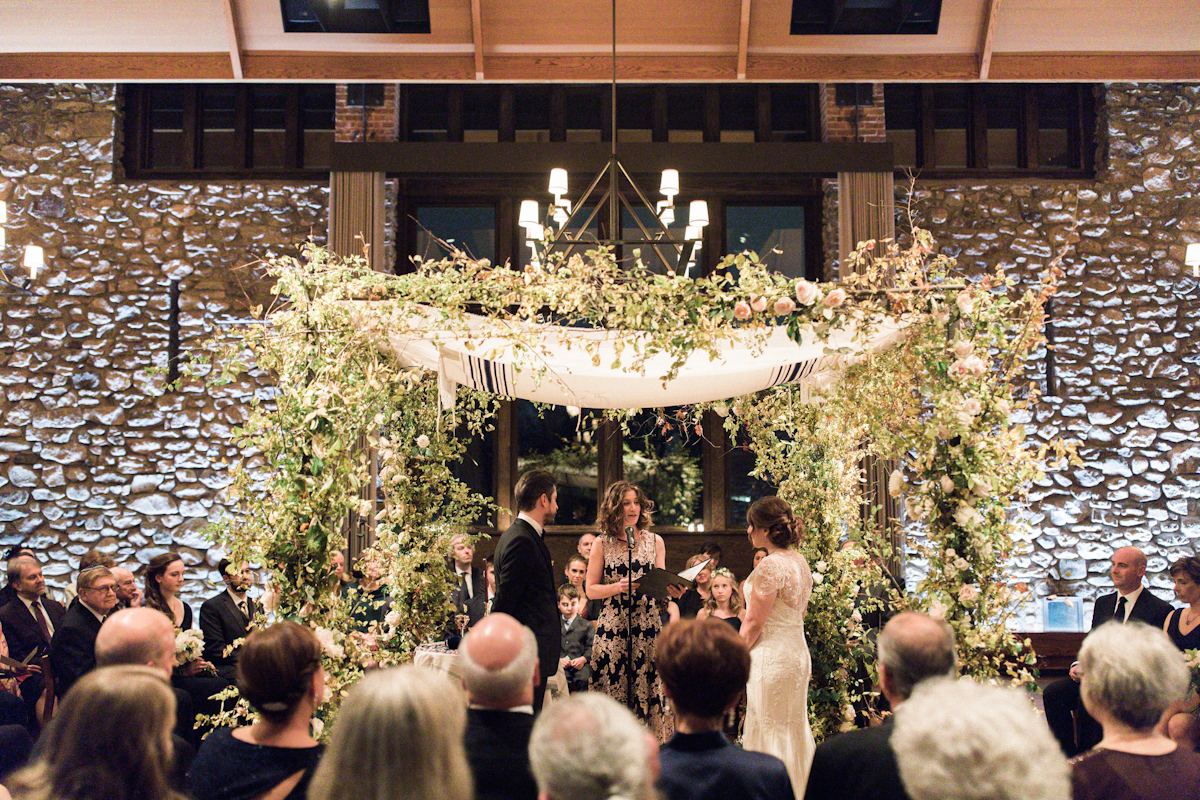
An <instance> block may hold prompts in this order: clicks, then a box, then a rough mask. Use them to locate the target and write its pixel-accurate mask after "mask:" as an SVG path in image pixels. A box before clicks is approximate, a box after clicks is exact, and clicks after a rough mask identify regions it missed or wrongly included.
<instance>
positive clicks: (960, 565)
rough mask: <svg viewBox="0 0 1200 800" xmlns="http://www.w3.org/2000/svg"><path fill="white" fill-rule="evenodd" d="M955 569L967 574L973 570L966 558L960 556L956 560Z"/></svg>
mask: <svg viewBox="0 0 1200 800" xmlns="http://www.w3.org/2000/svg"><path fill="white" fill-rule="evenodd" d="M954 568H955V569H957V570H958V571H959V572H966V571H967V570H969V569H970V568H971V564H970V562H969V561H967V560H966V559H965V558H963V557H962V556H959V557H958V558H956V559H954Z"/></svg>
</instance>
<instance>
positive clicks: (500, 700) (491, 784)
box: [458, 612, 539, 800]
mask: <svg viewBox="0 0 1200 800" xmlns="http://www.w3.org/2000/svg"><path fill="white" fill-rule="evenodd" d="M458 661H459V665H460V666H461V668H462V676H463V685H464V686H465V687H466V689H467V700H468V702H469V704H470V708H469V710H468V711H467V729H466V731H465V732H464V734H463V744H464V745H465V746H466V750H467V761H468V762H469V763H470V765H471V773H472V774H473V775H474V777H475V796H476V798H477V800H499V799H500V798H512V799H513V800H535V798H536V797H537V784H536V783H534V780H533V773H532V772H530V770H529V736H530V734H531V733H532V732H533V692H534V687H535V686H537V684H538V681H539V675H538V655H537V639H536V638H535V637H534V635H533V631H531V630H530V629H529V628H526V627H525V626H524V625H522V624H521V623H519V622H517V621H516V619H514V618H513V617H510V616H509V615H508V614H504V613H500V612H494V613H491V614H488V615H487V616H486V617H484V618H483V619H482V620H480V621H479V623H478V624H476V625H475V627H473V628H471V630H469V631H468V632H467V635H466V636H465V637H464V638H463V640H462V644H460V645H459V647H458Z"/></svg>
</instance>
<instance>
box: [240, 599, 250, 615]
mask: <svg viewBox="0 0 1200 800" xmlns="http://www.w3.org/2000/svg"><path fill="white" fill-rule="evenodd" d="M237 607H238V611H240V612H242V616H243V617H245V618H246V619H247V621H248V620H249V619H250V612H249V611H248V610H247V609H246V600H245V599H244V598H243V599H241V600H238V601H237Z"/></svg>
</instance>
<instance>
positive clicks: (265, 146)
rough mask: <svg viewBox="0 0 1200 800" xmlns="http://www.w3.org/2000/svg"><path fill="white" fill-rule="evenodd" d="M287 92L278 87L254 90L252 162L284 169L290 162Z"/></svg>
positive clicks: (252, 106)
mask: <svg viewBox="0 0 1200 800" xmlns="http://www.w3.org/2000/svg"><path fill="white" fill-rule="evenodd" d="M287 104H288V96H287V90H286V89H284V88H283V87H277V86H251V87H250V127H251V129H252V130H253V139H252V142H251V144H252V152H253V157H252V159H251V163H252V164H253V165H254V166H255V167H259V168H267V169H272V168H274V169H280V168H283V167H286V166H290V164H288V161H287Z"/></svg>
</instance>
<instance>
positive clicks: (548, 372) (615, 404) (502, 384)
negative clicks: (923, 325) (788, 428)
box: [354, 303, 907, 409]
mask: <svg viewBox="0 0 1200 800" xmlns="http://www.w3.org/2000/svg"><path fill="white" fill-rule="evenodd" d="M369 305H370V304H369V303H361V304H359V306H360V307H359V308H358V309H356V310H355V312H354V316H355V318H356V320H357V321H358V322H359V323H360V326H361V323H362V322H365V321H367V320H368V319H369V318H370V316H371V315H370V313H369V310H368V308H369ZM444 319H445V317H444V315H443V314H442V313H441V312H440V311H438V310H436V309H434V308H431V307H428V306H420V307H418V308H417V309H416V310H414V311H413V312H412V314H411V315H410V316H409V317H408V318H407V319H406V320H404V324H402V325H399V326H397V325H395V324H386V325H376V326H371V327H375V329H376V330H379V329H384V331H385V332H384V334H383V336H382V337H381V338H380V339H379V340H378V345H379V347H380V348H381V349H382V350H384V351H386V352H387V353H389V354H390V355H392V356H393V357H394V358H396V359H397V360H398V361H399V362H400V363H402V364H404V365H405V366H411V367H420V368H423V369H426V370H429V371H431V372H436V373H437V374H438V379H439V390H440V391H439V396H440V400H441V403H442V405H443V407H450V408H452V407H453V404H454V391H455V388H456V387H457V386H468V387H470V388H472V389H476V390H478V391H483V392H488V393H491V394H495V395H499V396H503V397H510V398H520V399H524V400H532V401H537V402H541V403H550V404H554V405H562V406H576V407H580V408H613V409H620V408H661V407H667V406H680V405H691V404H695V403H704V402H713V401H718V400H724V399H728V398H732V397H739V396H741V395H745V394H750V393H753V392H757V391H760V390H763V389H770V388H771V387H774V386H780V385H782V384H787V383H800V384H802V385H803V386H807V387H811V388H814V389H818V390H820V389H823V388H826V387H828V386H829V385H831V384H832V383H833V382H835V381H836V379H837V377H838V376H839V375H840V374H841V372H842V371H843V370H845V369H846V368H847V367H848V366H850V365H851V364H854V363H856V362H857V361H859V360H861V359H862V358H863V357H864V356H865V355H866V354H867V353H870V352H879V351H882V350H886V349H888V348H890V347H892V346H894V345H895V344H897V343H898V342H899V341H900V340H901V338H902V337H903V335H904V331H905V328H906V327H907V323H906V322H905V321H902V320H896V319H893V318H890V317H888V318H881V319H878V320H876V321H874V324H873V325H870V326H863V327H864V330H865V331H866V332H867V333H869V335H866V336H859V335H858V334H859V330H858V327H859V326H857V325H853V324H852V325H850V326H848V327H845V328H841V329H834V330H831V331H830V332H829V334H828V336H827V338H820V337H818V336H816V335H815V334H813V333H811V332H805V333H804V334H803V336H802V337H801V338H802V340H801V342H799V343H798V342H796V341H794V340H793V339H791V338H789V337H788V334H787V329H786V328H784V327H783V326H776V327H773V328H770V329H767V330H764V329H761V328H758V329H751V328H747V329H746V330H745V331H735V332H734V333H733V334H732V335H731V336H729V337H728V338H723V339H720V340H718V341H717V343H716V346H715V348H714V352H709V351H708V350H695V351H693V352H692V353H690V354H689V355H688V356H687V357H686V359H685V360H683V362H682V363H681V364H678V365H677V364H676V361H677V359H676V358H675V356H673V355H670V354H666V353H662V352H650V351H649V346H650V341H651V339H650V337H649V336H648V335H646V334H644V333H642V332H638V331H628V330H600V329H596V328H579V327H569V326H562V325H556V324H538V323H529V322H525V321H521V320H500V319H496V318H492V317H484V316H480V315H471V314H468V315H467V319H466V325H465V327H464V326H461V325H460V326H455V328H454V329H448V328H447V327H446V326H444V325H442V321H443V320H444ZM377 322H381V323H382V322H383V321H382V320H378V321H377ZM389 322H390V323H395V320H394V319H393V320H390V321H389ZM676 367H677V368H676ZM805 394H806V393H805Z"/></svg>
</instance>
